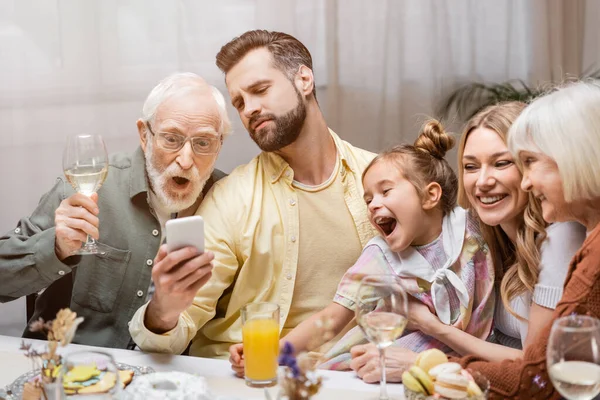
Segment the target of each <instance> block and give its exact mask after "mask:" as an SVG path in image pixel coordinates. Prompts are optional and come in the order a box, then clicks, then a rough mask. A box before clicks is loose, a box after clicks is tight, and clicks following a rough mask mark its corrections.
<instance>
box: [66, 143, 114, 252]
mask: <svg viewBox="0 0 600 400" xmlns="http://www.w3.org/2000/svg"><path fill="white" fill-rule="evenodd" d="M63 170H64V172H65V177H66V178H67V181H68V182H69V183H70V184H71V186H73V189H75V191H76V192H78V193H82V194H84V195H86V196H91V195H92V194H93V193H96V192H97V191H98V189H100V187H101V186H102V184H103V183H104V180H105V179H106V175H108V153H107V152H106V146H105V145H104V140H102V137H101V136H99V135H75V136H70V137H69V138H68V140H67V144H66V146H65V150H64V154H63ZM105 252H106V246H105V245H103V244H101V243H98V242H96V241H95V240H94V239H93V238H92V237H91V236H90V235H88V236H87V240H86V242H85V243H83V245H82V246H81V248H80V249H79V250H77V251H75V252H74V253H73V254H103V253H105Z"/></svg>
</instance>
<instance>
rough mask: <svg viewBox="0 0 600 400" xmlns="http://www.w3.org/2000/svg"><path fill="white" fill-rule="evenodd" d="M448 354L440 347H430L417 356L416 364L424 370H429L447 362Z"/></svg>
mask: <svg viewBox="0 0 600 400" xmlns="http://www.w3.org/2000/svg"><path fill="white" fill-rule="evenodd" d="M447 362H448V356H446V354H445V353H444V352H443V351H441V350H440V349H429V350H425V351H423V352H421V353H419V355H418V356H417V360H416V361H415V365H416V366H418V367H420V368H421V369H422V370H423V371H425V372H429V370H430V369H431V368H433V367H435V366H436V365H439V364H443V363H447Z"/></svg>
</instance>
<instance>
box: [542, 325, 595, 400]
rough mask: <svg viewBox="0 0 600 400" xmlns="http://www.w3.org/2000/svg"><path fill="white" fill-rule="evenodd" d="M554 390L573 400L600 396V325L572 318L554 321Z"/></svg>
mask: <svg viewBox="0 0 600 400" xmlns="http://www.w3.org/2000/svg"><path fill="white" fill-rule="evenodd" d="M546 357H547V363H548V373H549V374H550V379H551V380H552V383H553V384H554V387H555V388H556V390H558V392H559V393H560V394H561V395H562V396H564V397H565V398H567V399H569V400H589V399H593V398H594V397H596V396H597V395H598V394H599V393H600V321H599V320H598V319H596V318H594V317H589V316H585V315H570V316H567V317H562V318H559V319H557V320H556V321H554V323H553V324H552V330H551V331H550V338H549V340H548V349H547V354H546Z"/></svg>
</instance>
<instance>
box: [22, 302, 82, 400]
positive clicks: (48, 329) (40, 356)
mask: <svg viewBox="0 0 600 400" xmlns="http://www.w3.org/2000/svg"><path fill="white" fill-rule="evenodd" d="M82 321H83V318H82V317H79V318H77V314H76V313H74V312H73V311H71V310H70V309H68V308H64V309H62V310H60V311H59V312H58V313H57V314H56V318H55V319H54V320H52V321H44V320H43V319H42V318H39V319H38V320H37V321H34V322H32V323H31V324H29V329H30V330H31V331H32V332H41V333H42V334H45V335H46V337H47V338H48V347H47V349H46V351H44V352H40V351H38V350H36V349H34V348H33V346H32V344H31V343H25V342H24V341H22V342H21V350H23V351H24V352H25V356H26V357H28V358H29V359H30V360H31V362H32V367H33V370H36V369H37V368H40V370H41V374H40V378H41V381H42V382H43V383H50V382H54V381H55V380H56V378H57V376H58V374H59V373H60V369H61V365H62V358H61V357H60V355H59V354H58V353H57V349H58V346H59V345H60V346H62V347H65V346H67V345H68V344H69V343H71V341H72V340H73V337H74V336H75V332H76V331H77V327H78V326H79V324H80V323H81V322H82ZM28 384H29V386H30V387H29V389H30V392H31V393H32V395H34V393H35V390H36V389H39V390H41V393H42V395H43V397H44V398H47V396H46V392H45V391H44V387H43V385H42V384H41V383H40V380H37V381H34V382H29V383H28Z"/></svg>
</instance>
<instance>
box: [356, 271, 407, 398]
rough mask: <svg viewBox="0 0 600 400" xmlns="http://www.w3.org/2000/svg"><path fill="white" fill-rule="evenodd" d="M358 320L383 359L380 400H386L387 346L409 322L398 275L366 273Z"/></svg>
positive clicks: (404, 296)
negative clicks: (367, 274)
mask: <svg viewBox="0 0 600 400" xmlns="http://www.w3.org/2000/svg"><path fill="white" fill-rule="evenodd" d="M356 322H357V324H358V325H359V326H360V328H361V329H362V331H363V332H364V334H365V336H366V337H367V339H369V341H370V342H371V343H373V344H374V345H376V346H377V348H378V349H379V359H380V362H381V383H380V393H379V399H380V400H387V399H388V395H387V389H386V382H385V349H386V348H387V347H389V346H391V345H392V344H393V343H394V341H395V340H396V339H398V338H399V337H400V335H402V332H403V331H404V328H405V327H406V323H407V322H408V300H407V297H406V292H405V291H404V288H403V287H402V284H401V283H400V279H399V278H398V277H397V276H396V275H369V276H365V277H364V278H363V279H362V280H361V282H360V286H359V287H358V294H357V302H356Z"/></svg>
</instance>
